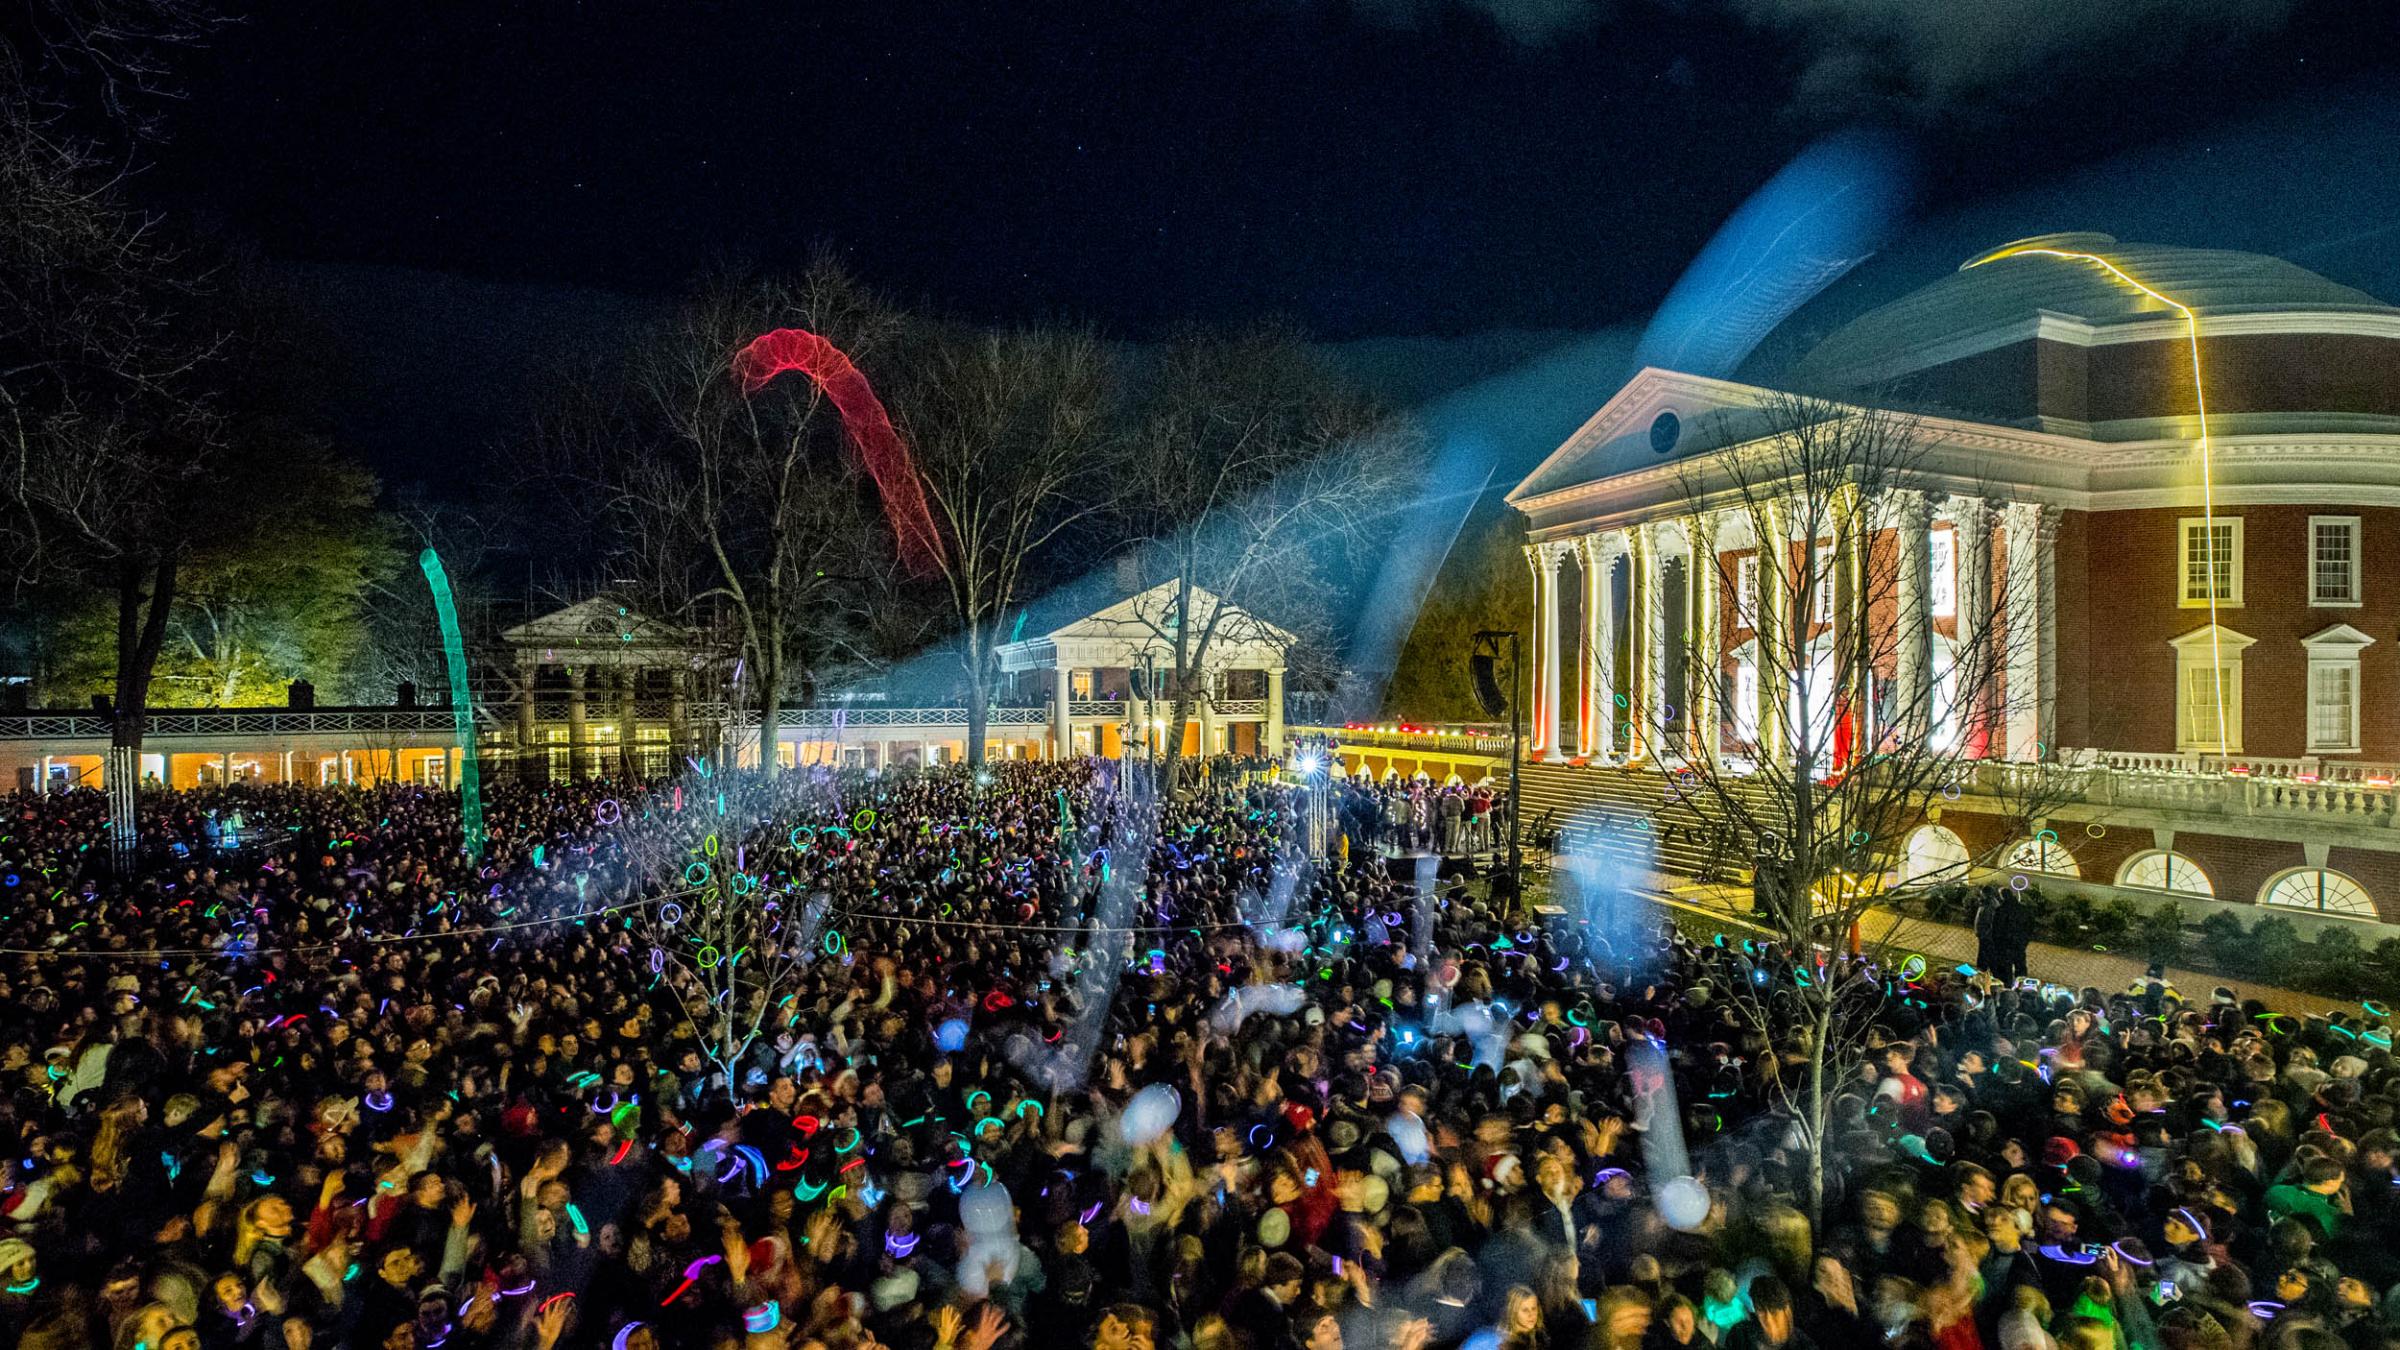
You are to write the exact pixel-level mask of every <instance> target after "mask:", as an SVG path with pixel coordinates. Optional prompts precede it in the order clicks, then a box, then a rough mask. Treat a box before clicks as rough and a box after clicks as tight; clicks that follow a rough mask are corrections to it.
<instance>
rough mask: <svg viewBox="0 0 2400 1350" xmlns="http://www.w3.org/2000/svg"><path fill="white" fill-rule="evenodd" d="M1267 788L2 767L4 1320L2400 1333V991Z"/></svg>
mask: <svg viewBox="0 0 2400 1350" xmlns="http://www.w3.org/2000/svg"><path fill="white" fill-rule="evenodd" d="M1236 777H1237V776H1236V775H1216V776H1212V778H1211V780H1210V781H1209V782H1208V783H1207V784H1205V785H1203V786H1201V787H1199V788H1197V789H1187V790H1186V791H1184V792H1182V793H1180V794H1175V795H1171V796H1165V797H1162V796H1161V795H1160V794H1158V793H1156V792H1155V791H1154V790H1153V789H1152V788H1151V786H1150V785H1148V784H1147V783H1146V782H1143V781H1129V780H1127V779H1125V778H1123V777H1121V776H1120V774H1119V772H1118V770H1117V768H1116V766H1113V765H1109V764H1106V763H1099V762H1091V761H1086V762H1081V763H1070V764H1061V765H1032V764H1008V765H994V766H992V767H990V768H988V769H965V768H949V769H936V770H928V771H923V772H914V771H911V772H895V773H886V774H883V775H880V776H868V775H863V774H853V773H842V774H832V775H829V774H827V773H824V772H816V773H802V774H791V775H786V776H785V777H784V778H783V779H782V780H781V781H780V782H779V783H778V784H776V785H775V786H773V787H772V788H768V787H765V786H761V785H757V784H746V785H745V784H728V783H726V782H724V781H720V780H709V779H703V778H698V777H692V776H687V777H685V778H684V779H682V780H680V781H679V782H677V783H675V784H670V785H665V786H660V787H656V788H634V787H630V786H612V785H610V784H607V783H580V784H572V785H568V784H555V785H550V786H546V787H543V786H519V785H513V784H495V785H492V786H491V787H490V789H489V790H488V791H487V792H486V794H485V799H484V811H485V817H486V820H487V822H488V826H489V840H488V842H487V843H486V845H485V847H484V849H483V851H482V853H481V856H479V857H470V856H468V855H467V854H466V853H464V852H463V851H462V848H461V838H460V833H459V831H460V809H459V802H458V800H457V798H456V797H455V796H453V795H451V794H448V793H444V792H441V791H437V790H430V789H426V788H422V787H415V786H403V785H390V786H380V787H372V788H302V787H277V786H264V785H245V786H237V787H232V788H222V789H215V790H203V791H196V792H183V793H153V794H144V795H143V796H142V798H141V799H140V812H141V817H142V819H141V827H142V838H143V841H144V843H143V848H142V851H141V854H140V857H139V859H138V862H137V863H136V865H135V866H134V867H133V868H132V869H131V871H130V872H129V873H127V874H119V873H118V872H117V871H115V870H114V869H113V868H112V866H111V863H110V860H109V856H108V855H109V849H108V847H107V842H106V841H107V837H108V836H107V820H106V816H107V805H106V802H105V799H104V798H102V797H100V796H99V795H97V794H92V793H82V792H72V793H65V794H54V795H47V796H34V795H29V794H20V795H16V796H11V797H8V798H5V799H0V800H5V802H6V811H5V815H6V820H5V828H4V829H0V1073H4V1074H5V1082H6V1091H5V1097H4V1098H0V1128H5V1129H6V1131H7V1138H8V1143H9V1148H8V1150H7V1152H6V1154H5V1161H4V1164H0V1345H22V1346H27V1347H54V1348H55V1347H83V1346H116V1347H127V1348H131V1347H141V1350H217V1348H218V1347H291V1348H293V1350H305V1348H306V1347H361V1348H363V1347H411V1346H414V1347H424V1348H425V1350H432V1347H441V1346H447V1347H453V1348H456V1350H470V1348H472V1350H480V1348H482V1347H537V1348H538V1350H551V1348H552V1347H569V1348H573V1347H599V1346H608V1347H612V1350H658V1348H660V1347H666V1348H669V1350H673V1348H675V1347H684V1346H707V1347H716V1346H741V1347H754V1348H756V1350H768V1348H770V1347H777V1346H790V1347H823V1350H864V1348H865V1347H874V1346H884V1347H891V1348H892V1350H921V1348H922V1347H937V1348H938V1350H961V1348H962V1347H963V1348H965V1350H995V1348H996V1347H1000V1348H1005V1347H1013V1346H1019V1345H1033V1346H1042V1347H1065V1346H1094V1347H1105V1348H1106V1350H1131V1348H1132V1347H1151V1346H1167V1345H1173V1346H1191V1347H1205V1348H1206V1350H1291V1347H1300V1346H1305V1347H1308V1348H1309V1350H1330V1348H1331V1347H1341V1346H1393V1347H1401V1348H1402V1350H1449V1348H1450V1347H1474V1348H1475V1350H1486V1348H1487V1347H1488V1348H1490V1350H1503V1348H1505V1350H1568V1348H1573V1350H1581V1348H1582V1347H1600V1348H1601V1350H1813V1348H1814V1347H1818V1346H1822V1347H1825V1350H1837V1347H1839V1348H1842V1350H1848V1348H1850V1347H1857V1346H1863V1345H1867V1344H1870V1343H1874V1344H1879V1345H1882V1346H1887V1347H1907V1350H1929V1348H1932V1350H2061V1348H2062V1347H2064V1350H2253V1347H2258V1348H2261V1350H2400V1291H2395V1289H2394V1285H2395V1282H2396V1281H2400V1189H2396V1182H2400V1168H2396V1166H2395V1157H2396V1154H2400V1140H2396V1138H2395V1134H2394V1125H2395V1121H2394V1113H2395V1109H2396V1107H2400V1074H2396V1073H2395V1067H2394V1063H2393V1059H2392V1055H2391V1050H2390V1031H2389V1024H2388V1015H2387V1013H2386V1010H2384V1009H2383V1008H2382V1006H2381V1005H2379V1004H2371V1005H2366V1006H2362V1007H2361V1008H2360V1009H2359V1010H2358V1011H2357V1012H2356V1013H2354V1014H2349V1015H2343V1016H2335V1017H2312V1018H2302V1017H2295V1016H2280V1015H2277V1014H2276V1013H2275V1012H2274V1011H2273V1010H2271V1009H2268V1008H2265V1007H2261V1006H2259V1005H2257V1004H2237V1003H2235V1002H2233V1001H2231V1000H2229V999H2218V1000H2215V1001H2213V1002H2208V1003H2188V1004H2187V1003H2185V1002H2183V1001H2182V1000H2181V999H2180V998H2178V997H2177V996H2176V995H2174V994H2173V993H2172V991H2168V990H2165V989H2164V988H2163V987H2159V986H2155V985H2154V986H2151V987H2149V988H2147V989H2145V990H2144V991H2142V992H2140V993H2138V994H2113V993H2110V992H2106V991H2100V990H2092V989H2085V990H2080V991H2078V990H2071V989H2060V988H2056V987H2051V986H2045V985H2042V984H2039V983H2038V982H2035V981H2033V980H2026V981H2017V982H2006V981H1995V980H1993V979H1992V978H1990V977H1988V976H1986V975H1983V974H1981V973H1979V972H1978V973H1969V972H1968V971H1967V970H1965V969H1962V970H1959V971H1948V972H1928V971H1921V970H1916V969H1910V968H1902V969H1897V970H1878V969H1871V968H1869V967H1868V966H1867V965H1865V964H1861V965H1858V966H1856V967H1855V968H1854V967H1853V966H1852V963H1853V962H1858V963H1871V962H1872V960H1873V958H1872V956H1871V955H1870V956H1868V957H1863V958H1854V957H1850V956H1847V955H1845V954H1843V953H1839V952H1833V953H1826V952H1790V951H1782V950H1778V949H1776V948H1775V947H1773V946H1772V945H1764V944H1761V943H1759V942H1756V941H1747V942H1746V941H1744V940H1742V938H1741V937H1740V936H1739V935H1738V934H1735V935H1732V936H1730V937H1728V938H1727V939H1724V940H1720V941H1716V942H1697V941H1693V940H1691V939H1689V938H1686V937H1683V936H1679V935H1677V934H1676V933H1675V931H1674V930H1673V929H1672V928H1669V927H1666V926H1663V925H1662V926H1659V927H1656V928H1649V927H1636V926H1629V927H1627V928H1626V929H1624V930H1623V931H1616V932H1610V933H1605V934H1603V933H1595V932H1592V931H1589V930H1587V929H1585V928H1583V927H1581V926H1580V925H1578V924H1576V923H1573V922H1571V921H1569V920H1567V919H1566V918H1564V917H1562V916H1561V915H1560V914H1555V913H1553V914H1544V913H1537V912H1535V911H1533V910H1530V909H1527V910H1519V909H1516V908H1514V907H1508V908H1507V909H1506V910H1503V909H1501V908H1496V907H1495V906H1493V905H1492V904H1491V903H1490V902H1489V901H1488V900H1487V899H1483V898H1479V896H1478V895H1477V894H1476V893H1475V892H1474V891H1473V890H1470V889H1469V888H1466V887H1462V886H1449V887H1446V888H1445V889H1444V890H1443V892H1442V893H1440V894H1438V895H1430V896H1425V895H1418V894H1416V893H1414V892H1413V891H1412V890H1411V889H1410V888H1409V887H1408V886H1407V885H1406V884H1405V883H1404V882H1403V881H1402V880H1396V879H1395V876H1394V872H1393V869H1392V868H1391V867H1390V866H1388V865H1387V864H1386V862H1385V861H1384V860H1383V859H1381V858H1379V857H1377V856H1376V854H1375V851H1374V850H1359V851H1353V852H1352V853H1351V854H1350V855H1349V857H1348V858H1347V859H1345V858H1344V857H1343V856H1342V851H1341V850H1339V849H1332V850H1310V849H1308V848H1307V847H1305V844H1304V842H1303V841H1305V839H1306V832H1305V831H1303V830H1300V829H1297V828H1295V826H1296V824H1297V822H1298V818H1299V817H1300V816H1301V815H1302V814H1303V811H1302V809H1301V803H1300V801H1299V799H1298V798H1297V796H1296V793H1295V790H1294V789H1292V788H1289V787H1286V786H1282V785H1279V784H1276V783H1274V782H1272V781H1267V780H1264V779H1260V778H1250V779H1248V780H1247V781H1231V780H1233V779H1235V778H1236ZM1412 809H1413V808H1412ZM688 812H715V813H719V815H718V823H715V824H712V825H711V826H710V829H709V833H708V835H707V843H706V848H705V850H695V849H694V848H691V847H689V840H690V838H691V837H692V834H693V831H692V830H691V829H690V828H689V827H688V823H686V824H679V822H684V821H685V813H688ZM237 814H238V816H239V819H240V822H241V823H240V826H239V828H238V829H235V830H233V831H231V832H230V833H228V831H227V830H226V829H225V828H224V827H225V825H226V824H227V823H228V822H229V821H231V820H232V819H233V818H234V817H235V815H237ZM1462 815H1463V812H1462ZM660 838H666V839H670V840H672V841H673V845H672V847H667V848H661V847H656V846H654V845H655V844H656V841H657V840H658V839H660ZM1316 851H1323V852H1326V853H1327V854H1328V856H1324V857H1312V856H1310V854H1311V853H1312V852H1316ZM692 853H698V854H700V855H701V856H696V857H693V858H692V859H691V860H690V861H686V855H687V854H692ZM703 863H706V864H708V865H705V866H704V865H701V864H703ZM707 886H729V887H730V888H729V889H728V890H726V891H724V892H722V893H721V894H719V896H718V899H719V901H722V900H724V899H725V898H726V897H728V896H735V895H738V896H740V897H741V898H743V899H744V900H746V901H748V902H754V903H756V904H757V905H759V906H761V908H762V910H765V907H767V906H778V907H779V908H776V909H773V910H771V911H766V912H771V913H774V914H775V915H777V916H778V920H777V923H776V926H775V928H774V930H773V931H774V933H775V937H774V939H773V942H774V943H777V944H784V945H783V946H781V947H779V948H778V952H779V954H780V956H782V957H786V958H790V957H793V956H794V954H795V953H804V956H802V957H801V958H800V959H781V960H770V959H767V957H768V955H770V954H767V953H754V952H750V951H737V952H732V953H726V952H713V955H714V956H715V960H713V961H711V960H708V959H706V957H705V956H703V957H701V958H699V959H695V958H694V956H693V954H692V952H690V951H687V950H683V949H681V948H680V947H678V948H677V949H676V950H674V951H672V952H669V951H668V950H666V949H667V948H668V947H673V946H675V945H676V944H678V943H682V942H685V941H687V940H689V935H688V934H687V933H685V932H683V931H681V930H678V929H676V928H675V927H674V926H673V925H672V924H668V923H665V922H663V921H662V916H663V915H664V914H665V910H664V907H665V906H668V905H677V906H680V907H684V908H689V909H691V910H693V911H694V912H697V911H699V910H700V909H702V908H703V907H704V905H705V903H706V902H707V901H706V897H704V896H695V895H694V894H693V893H692V892H693V890H694V888H695V887H707ZM1609 908H1610V909H1611V911H1612V912H1627V913H1630V912H1633V911H1635V910H1638V909H1639V908H1640V907H1638V906H1611V907H1609ZM679 912H680V911H679ZM1578 912H1586V911H1584V910H1583V909H1582V907H1578V906H1574V905H1569V906H1565V907H1564V913H1565V914H1574V913H1578ZM794 924H798V925H800V926H799V927H797V928H795V927H793V926H792V925H794ZM728 961H730V962H731V963H732V964H731V965H730V966H728V965H727V964H726V963H727V962H728ZM1918 964H1920V965H1921V963H1918ZM728 970H730V971H733V972H737V973H738V972H745V971H751V972H757V973H756V974H755V975H753V976H751V977H749V982H748V983H744V980H743V978H741V977H739V976H738V974H737V975H726V974H721V973H720V972H726V971H728ZM2034 973H2035V975H2038V974H2039V972H2038V971H2037V972H2034ZM1845 974H1847V975H1848V976H1850V977H1852V978H1850V979H1849V982H1848V986H1847V987H1851V988H1854V989H1857V990H1859V991H1861V992H1860V993H1859V995H1858V1000H1859V1001H1858V1002H1856V1003H1854V1004H1853V1005H1852V1006H1850V1007H1848V1008H1847V1009H1846V1010H1845V1014H1846V1015H1845V1017H1844V1018H1842V1019H1839V1025H1840V1026H1841V1028H1842V1030H1841V1033H1840V1035H1839V1037H1838V1040H1829V1041H1828V1043H1827V1044H1826V1045H1825V1046H1824V1047H1823V1048H1824V1050H1825V1056H1824V1061H1825V1064H1826V1074H1825V1077H1824V1078H1823V1079H1822V1082H1823V1083H1824V1088H1825V1093H1826V1098H1825V1100H1826V1102H1827V1106H1826V1108H1825V1110H1824V1111H1823V1112H1822V1113H1821V1116H1820V1114H1819V1113H1815V1112H1812V1111H1810V1110H1808V1109H1807V1103H1808V1102H1810V1101H1811V1100H1812V1097H1811V1093H1810V1085H1811V1084H1812V1083H1814V1082H1817V1081H1819V1080H1818V1079H1817V1078H1816V1077H1815V1074H1814V1069H1815V1066H1816V1064H1817V1063H1818V1056H1817V1055H1816V1054H1815V1051H1816V1050H1817V1049H1818V1047H1817V1046H1816V1045H1815V1044H1813V1043H1812V1041H1811V1040H1810V1033H1809V1032H1808V1031H1807V1030H1806V1026H1807V1025H1808V1023H1807V1020H1806V1019H1805V1018H1803V1017H1801V1016H1799V1015H1798V1013H1799V1012H1801V1011H1802V1010H1803V1008H1804V1007H1805V1006H1806V1004H1805V1000H1803V999H1802V998H1801V991H1802V990H1804V989H1807V988H1811V987H1814V986H1812V985H1810V984H1809V982H1810V981H1812V980H1813V981H1816V982H1818V983H1820V984H1821V983H1822V982H1823V981H1825V980H1827V979H1828V978H1829V977H1840V976H1843V975H1845ZM712 980H713V981H714V982H715V983H714V984H713V985H712V984H711V983H710V981H712ZM712 987H713V988H718V989H721V990H722V993H721V995H720V996H719V997H717V998H715V999H713V1000H712V999H710V998H707V997H698V996H699V995H702V994H705V993H706V992H707V990H708V989H710V988H712ZM1762 1011H1763V1012H1764V1013H1765V1014H1766V1015H1765V1016H1761V1015H1760V1013H1761V1012H1762ZM728 1027H733V1028H736V1029H737V1030H738V1029H739V1028H746V1027H755V1028H756V1033H755V1035H754V1036H750V1035H736V1036H734V1037H733V1038H732V1039H731V1040H730V1041H729V1040H728V1036H727V1032H726V1028H728ZM1820 1119H1821V1120H1822V1123H1823V1129H1822V1131H1821V1136H1820V1135H1819V1134H1812V1132H1811V1131H1810V1129H1809V1128H1807V1127H1808V1125H1809V1124H1810V1123H1811V1122H1813V1121H1818V1120H1820Z"/></svg>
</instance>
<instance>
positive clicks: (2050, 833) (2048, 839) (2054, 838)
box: [2033, 830, 2058, 844]
mask: <svg viewBox="0 0 2400 1350" xmlns="http://www.w3.org/2000/svg"><path fill="white" fill-rule="evenodd" d="M2033 837H2034V838H2036V839H2038V840H2040V841H2042V842H2043V843H2045V844H2055V843H2057V842H2058V831H2056V830H2035V831H2034V832H2033Z"/></svg>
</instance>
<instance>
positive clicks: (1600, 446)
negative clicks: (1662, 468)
mask: <svg viewBox="0 0 2400 1350" xmlns="http://www.w3.org/2000/svg"><path fill="white" fill-rule="evenodd" d="M1774 397H1775V395H1774V393H1773V392H1772V391H1770V390H1767V389H1762V388H1760V387H1758V386H1757V385H1750V384H1737V383H1735V382H1734V381H1732V380H1716V379H1710V378H1708V377H1707V376H1704V375H1687V374H1684V373H1682V372H1681V371H1674V370H1661V369H1659V368H1657V367H1656V366H1650V367H1645V368H1644V369H1643V370H1642V371H1641V372H1640V373H1639V374H1637V375H1635V376H1634V377H1633V378H1632V379H1630V380H1628V381H1626V382H1625V387H1624V388H1622V389H1619V390H1618V391H1617V392H1616V394H1615V395H1614V396H1613V397H1611V398H1610V399H1609V400H1608V402H1606V403H1604V404H1602V405H1601V407H1600V410H1599V411H1598V412H1596V413H1593V414H1592V415H1591V417H1590V419H1589V420H1587V421H1585V422H1584V424H1583V425H1582V426H1580V427H1577V428H1576V429H1575V434H1574V435H1572V436H1569V437H1567V439H1566V440H1565V441H1564V442H1562V443H1561V444H1560V445H1559V447H1558V449H1556V450H1554V451H1552V452H1551V453H1550V456H1549V458H1547V459H1544V460H1543V461H1542V462H1541V464H1540V465H1539V466H1538V467H1536V468H1535V469H1534V471H1533V472H1532V473H1530V474H1527V475H1526V476H1525V480H1524V481H1523V482H1521V483H1519V484H1517V486H1516V488H1515V489H1514V490H1513V491H1511V492H1510V493H1509V494H1508V500H1509V501H1510V502H1511V503H1512V504H1514V503H1521V502H1525V501H1529V500H1531V499H1533V498H1536V497H1541V496H1545V495H1547V494H1549V493H1552V492H1558V491H1562V490H1564V489H1566V488H1572V487H1579V486H1581V485H1583V484H1585V483H1590V482H1596V481H1598V480H1600V479H1604V478H1613V477H1615V476H1617V475H1618V474H1623V473H1631V472H1634V471H1636V470H1640V469H1644V468H1648V467H1651V466H1653V465H1657V464H1663V463H1669V462H1672V461H1674V460H1676V459H1679V458H1681V457H1683V456H1685V455H1689V454H1691V453H1693V452H1694V451H1696V450H1698V449H1700V448H1702V447H1703V446H1711V445H1724V444H1727V443H1728V442H1729V440H1740V439H1743V435H1742V432H1741V429H1740V428H1741V423H1742V420H1743V419H1744V418H1745V417H1755V416H1757V415H1759V410H1760V409H1761V408H1762V407H1764V406H1765V405H1766V404H1767V403H1769V402H1770V401H1771V400H1772V399H1773V398H1774Z"/></svg>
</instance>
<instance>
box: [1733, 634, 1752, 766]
mask: <svg viewBox="0 0 2400 1350" xmlns="http://www.w3.org/2000/svg"><path fill="white" fill-rule="evenodd" d="M1746 646H1747V650H1746V651H1744V652H1742V653H1741V654H1738V655H1736V656H1735V657H1734V662H1733V738H1734V739H1735V740H1736V741H1739V742H1741V743H1742V744H1744V745H1756V744H1758V647H1757V644H1755V643H1751V644H1746Z"/></svg>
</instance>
